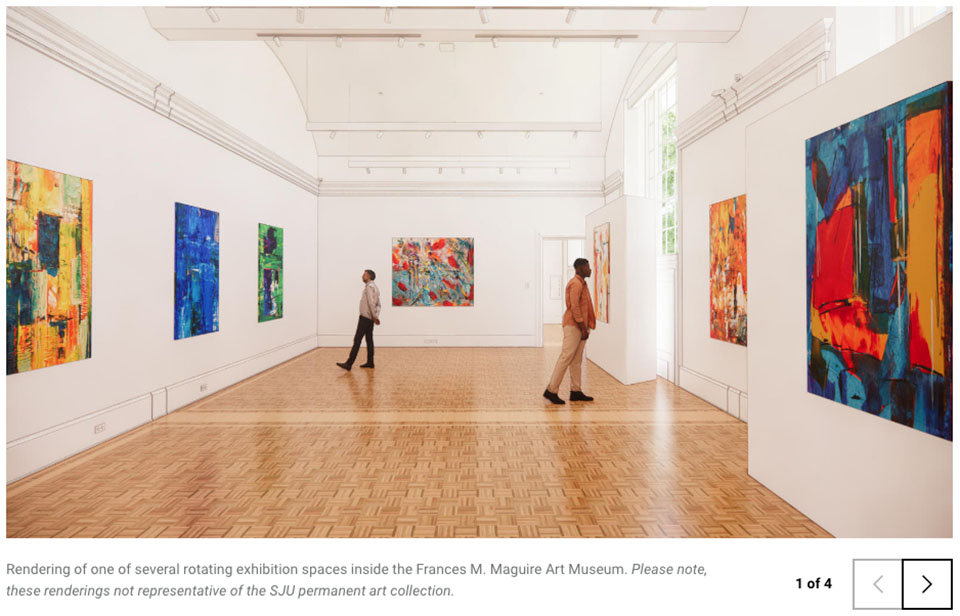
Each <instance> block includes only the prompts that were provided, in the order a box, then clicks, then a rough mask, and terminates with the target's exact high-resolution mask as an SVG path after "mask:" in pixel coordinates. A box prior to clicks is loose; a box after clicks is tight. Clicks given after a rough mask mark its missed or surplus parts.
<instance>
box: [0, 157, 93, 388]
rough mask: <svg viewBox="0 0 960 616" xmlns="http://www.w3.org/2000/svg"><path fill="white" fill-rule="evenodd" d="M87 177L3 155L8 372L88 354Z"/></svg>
mask: <svg viewBox="0 0 960 616" xmlns="http://www.w3.org/2000/svg"><path fill="white" fill-rule="evenodd" d="M92 204H93V183H92V182H91V181H90V180H84V179H82V178H78V177H76V176H73V175H67V174H65V173H59V172H57V171H50V170H47V169H43V168H40V167H34V166H32V165H27V164H24V163H18V162H16V161H12V160H8V161H7V374H15V373H18V372H26V371H28V370H36V369H38V368H46V367H47V366H55V365H57V364H63V363H66V362H71V361H77V360H80V359H87V358H89V357H90V350H91V339H90V290H91V269H92V268H91V263H92V244H93V242H92V237H93V226H92V220H93V218H92V217H93V212H92V209H91V208H92Z"/></svg>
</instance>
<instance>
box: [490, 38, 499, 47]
mask: <svg viewBox="0 0 960 616" xmlns="http://www.w3.org/2000/svg"><path fill="white" fill-rule="evenodd" d="M490 42H491V43H493V46H494V48H496V47H498V46H499V41H498V40H497V37H493V38H492V39H490Z"/></svg>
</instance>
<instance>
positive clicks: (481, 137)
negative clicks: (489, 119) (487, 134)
mask: <svg viewBox="0 0 960 616" xmlns="http://www.w3.org/2000/svg"><path fill="white" fill-rule="evenodd" d="M477 139H483V131H482V130H478V131H477Z"/></svg>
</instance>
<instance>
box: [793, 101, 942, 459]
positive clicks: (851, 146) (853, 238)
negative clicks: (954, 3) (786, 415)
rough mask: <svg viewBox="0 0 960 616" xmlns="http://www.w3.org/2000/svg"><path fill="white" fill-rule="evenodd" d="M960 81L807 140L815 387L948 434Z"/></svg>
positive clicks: (810, 380) (811, 379)
mask: <svg viewBox="0 0 960 616" xmlns="http://www.w3.org/2000/svg"><path fill="white" fill-rule="evenodd" d="M952 86H953V84H952V82H945V83H942V84H940V85H938V86H935V87H933V88H930V89H928V90H925V91H923V92H920V93H918V94H916V95H914V96H911V97H910V98H907V99H904V100H901V101H899V102H896V103H893V104H891V105H888V106H886V107H884V108H882V109H879V110H877V111H874V112H873V113H870V114H868V115H865V116H863V117H860V118H857V119H855V120H853V121H851V122H848V123H846V124H843V125H841V126H838V127H836V128H834V129H831V130H829V131H827V132H825V133H822V134H820V135H817V136H815V137H811V138H810V139H808V140H807V142H806V227H807V236H806V239H807V250H806V261H807V355H808V357H807V359H808V362H807V389H808V391H810V392H811V393H813V394H816V395H818V396H823V397H825V398H828V399H831V400H835V401H837V402H840V403H841V404H846V405H848V406H852V407H854V408H857V409H860V410H862V411H865V412H867V413H871V414H873V415H877V416H879V417H882V418H885V419H889V420H891V421H895V422H897V423H900V424H903V425H906V426H910V427H913V428H915V429H917V430H921V431H923V432H926V433H929V434H932V435H935V436H938V437H941V438H945V439H949V440H953V406H952V401H951V398H952V389H953V383H952V373H953V370H952V365H953V352H952V346H951V337H952V330H953V320H952V313H953V300H952V291H953V276H952V271H953V262H952V253H951V244H952V239H953V218H952V211H953V192H952V185H951V178H952V173H953V153H952V129H953V113H952V102H953V87H952Z"/></svg>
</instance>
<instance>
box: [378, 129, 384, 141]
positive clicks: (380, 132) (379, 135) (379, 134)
mask: <svg viewBox="0 0 960 616" xmlns="http://www.w3.org/2000/svg"><path fill="white" fill-rule="evenodd" d="M382 138H383V131H382V130H378V131H377V139H382Z"/></svg>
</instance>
